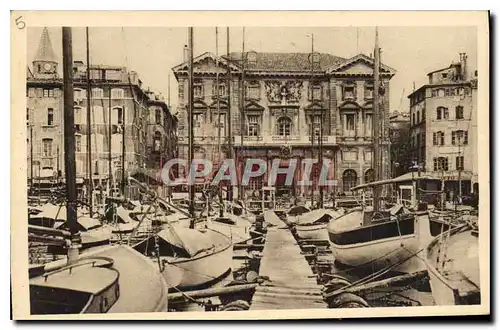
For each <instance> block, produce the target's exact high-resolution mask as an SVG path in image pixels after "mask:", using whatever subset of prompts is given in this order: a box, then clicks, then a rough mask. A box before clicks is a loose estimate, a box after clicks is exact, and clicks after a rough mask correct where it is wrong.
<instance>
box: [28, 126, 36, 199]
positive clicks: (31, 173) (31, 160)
mask: <svg viewBox="0 0 500 330" xmlns="http://www.w3.org/2000/svg"><path fill="white" fill-rule="evenodd" d="M30 122H31V118H30ZM29 125H30V187H31V188H32V189H34V188H35V184H34V181H33V125H32V124H31V123H30V124H29ZM30 191H32V190H31V189H30Z"/></svg>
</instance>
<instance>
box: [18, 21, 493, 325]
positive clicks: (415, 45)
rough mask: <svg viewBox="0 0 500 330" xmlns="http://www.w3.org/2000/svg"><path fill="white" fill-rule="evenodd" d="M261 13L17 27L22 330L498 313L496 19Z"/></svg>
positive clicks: (34, 23) (21, 24)
mask: <svg viewBox="0 0 500 330" xmlns="http://www.w3.org/2000/svg"><path fill="white" fill-rule="evenodd" d="M265 13H266V15H263V16H262V19H259V18H258V17H259V15H258V14H257V13H252V12H248V13H243V12H225V13H221V12H219V13H217V12H211V13H208V12H206V13H203V15H206V17H205V16H197V15H201V14H202V12H198V13H193V14H189V13H180V14H179V13H178V14H176V15H174V14H172V13H170V14H169V13H168V12H163V13H161V12H157V13H152V12H151V13H147V12H144V13H142V12H141V13H139V12H137V13H136V15H135V16H134V17H133V18H131V16H128V15H126V14H124V13H112V12H107V13H104V12H96V14H95V16H94V17H90V16H89V15H83V14H79V13H78V12H72V13H71V14H69V15H66V14H64V13H55V12H52V13H51V12H48V13H47V14H46V15H41V14H39V13H37V12H18V13H16V12H12V16H11V18H12V32H11V34H12V52H13V55H14V54H16V56H13V57H12V70H11V71H12V89H13V91H12V93H13V94H12V95H13V97H12V109H11V112H12V117H13V119H12V124H11V127H12V136H13V138H12V148H13V149H12V150H13V153H15V155H14V154H13V160H12V173H11V175H12V182H13V187H12V191H11V194H12V200H13V203H12V219H11V228H12V229H11V230H12V232H11V234H12V238H13V239H12V243H11V244H12V249H11V250H12V255H11V262H12V273H11V281H12V291H13V299H14V300H13V315H14V318H15V319H44V318H48V319H68V318H69V319H78V318H81V319H105V318H110V319H125V318H127V319H144V318H151V319H155V318H156V319H167V320H168V319H169V318H170V319H186V320H187V319H198V318H199V319H297V318H303V319H309V318H350V317H373V316H377V317H391V316H435V315H448V316H451V315H479V314H482V315H485V314H489V313H490V296H489V295H490V257H489V256H490V242H489V237H490V219H489V217H490V213H489V212H490V211H489V209H490V200H489V199H490V197H489V161H490V160H489V139H490V137H489V106H490V105H489V84H488V81H489V69H490V67H489V41H488V40H489V31H488V29H489V27H488V19H489V17H488V13H487V12H420V13H416V12H415V13H412V12H401V13H398V14H397V15H401V16H400V18H399V19H395V20H394V21H391V25H387V19H386V18H387V17H388V16H384V15H387V14H388V13H384V12H357V13H356V12H352V13H349V12H347V13H344V14H343V15H342V16H340V15H339V13H335V12H323V15H317V13H314V12H304V13H291V12H288V13H287V12H283V13H279V12H265ZM351 14H352V16H349V15H351ZM169 15H170V16H169ZM281 15H285V16H286V15H289V18H290V21H292V22H294V21H295V22H297V20H296V19H295V18H297V17H299V16H298V15H302V16H300V17H303V18H304V19H306V20H307V21H308V22H307V24H304V25H303V26H301V25H297V26H290V24H280V20H278V21H277V22H276V21H275V22H274V23H273V18H277V17H278V16H281ZM390 15H395V14H394V13H392V14H390ZM200 17H205V20H202V19H201V18H200ZM364 17H366V20H364V19H363V18H364ZM391 17H393V16H391ZM425 17H428V18H429V19H430V18H432V19H433V20H432V21H438V20H440V23H439V24H435V25H432V24H427V23H424V22H425V21H426V20H425ZM106 18H108V19H107V20H106ZM167 18H170V20H169V19H167ZM196 18H200V19H198V20H197V19H196ZM333 18H338V19H333ZM104 21H105V22H106V23H103V22H104ZM290 21H289V22H290ZM466 22H467V24H466ZM195 23H196V24H195ZM462 23H463V24H462ZM256 24H257V25H256ZM23 88H25V94H23V92H24V91H23ZM24 109H25V110H24ZM23 114H25V117H24V115H23ZM24 152H25V153H24ZM480 194H481V199H480V198H479V195H480ZM480 229H481V230H480ZM396 307H404V308H396ZM270 311H271V314H270V313H269V312H270ZM226 312H236V313H226ZM316 313H317V314H316Z"/></svg>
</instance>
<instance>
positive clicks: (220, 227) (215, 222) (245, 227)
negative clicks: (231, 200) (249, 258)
mask: <svg viewBox="0 0 500 330" xmlns="http://www.w3.org/2000/svg"><path fill="white" fill-rule="evenodd" d="M251 225H252V224H251V223H250V222H249V221H248V220H246V219H243V218H242V217H239V216H236V215H234V214H231V213H225V214H224V215H223V216H222V217H218V216H216V217H213V218H209V219H208V220H207V222H206V226H207V228H209V229H212V230H214V231H217V232H220V233H222V234H224V235H225V236H228V237H230V238H231V240H232V242H233V243H234V244H236V243H241V242H245V241H247V240H249V239H250V238H251V237H250V227H251Z"/></svg>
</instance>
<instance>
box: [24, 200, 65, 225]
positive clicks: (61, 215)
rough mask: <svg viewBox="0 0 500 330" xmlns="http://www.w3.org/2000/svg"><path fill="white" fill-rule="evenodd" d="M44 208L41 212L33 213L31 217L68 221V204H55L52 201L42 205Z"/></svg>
mask: <svg viewBox="0 0 500 330" xmlns="http://www.w3.org/2000/svg"><path fill="white" fill-rule="evenodd" d="M40 209H41V210H42V211H41V212H40V213H38V214H35V215H32V216H31V219H40V218H43V219H54V220H61V221H66V206H64V205H54V204H52V203H46V204H44V205H42V207H40Z"/></svg>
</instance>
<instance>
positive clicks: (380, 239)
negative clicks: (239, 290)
mask: <svg viewBox="0 0 500 330" xmlns="http://www.w3.org/2000/svg"><path fill="white" fill-rule="evenodd" d="M366 217H370V220H369V222H368V223H369V224H366V223H365V222H366ZM328 233H329V238H330V242H331V243H330V246H331V248H332V252H333V255H334V257H335V261H336V262H338V263H341V264H344V265H348V266H353V267H360V266H364V265H370V266H371V267H373V268H383V267H386V266H388V265H394V271H400V272H411V271H417V270H422V269H423V268H424V267H425V265H423V263H421V262H419V260H420V259H418V258H413V257H412V256H414V255H416V254H417V253H419V251H420V250H421V248H422V247H424V246H426V245H427V244H428V242H429V241H430V239H431V233H430V224H429V215H428V213H427V212H416V213H410V212H405V211H404V210H402V209H399V211H398V212H380V213H377V214H375V217H374V214H373V211H371V210H370V209H369V208H366V209H361V208H356V209H353V210H351V211H350V212H348V213H346V214H344V215H342V216H340V217H339V218H337V219H336V220H335V221H331V222H330V224H329V225H328Z"/></svg>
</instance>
